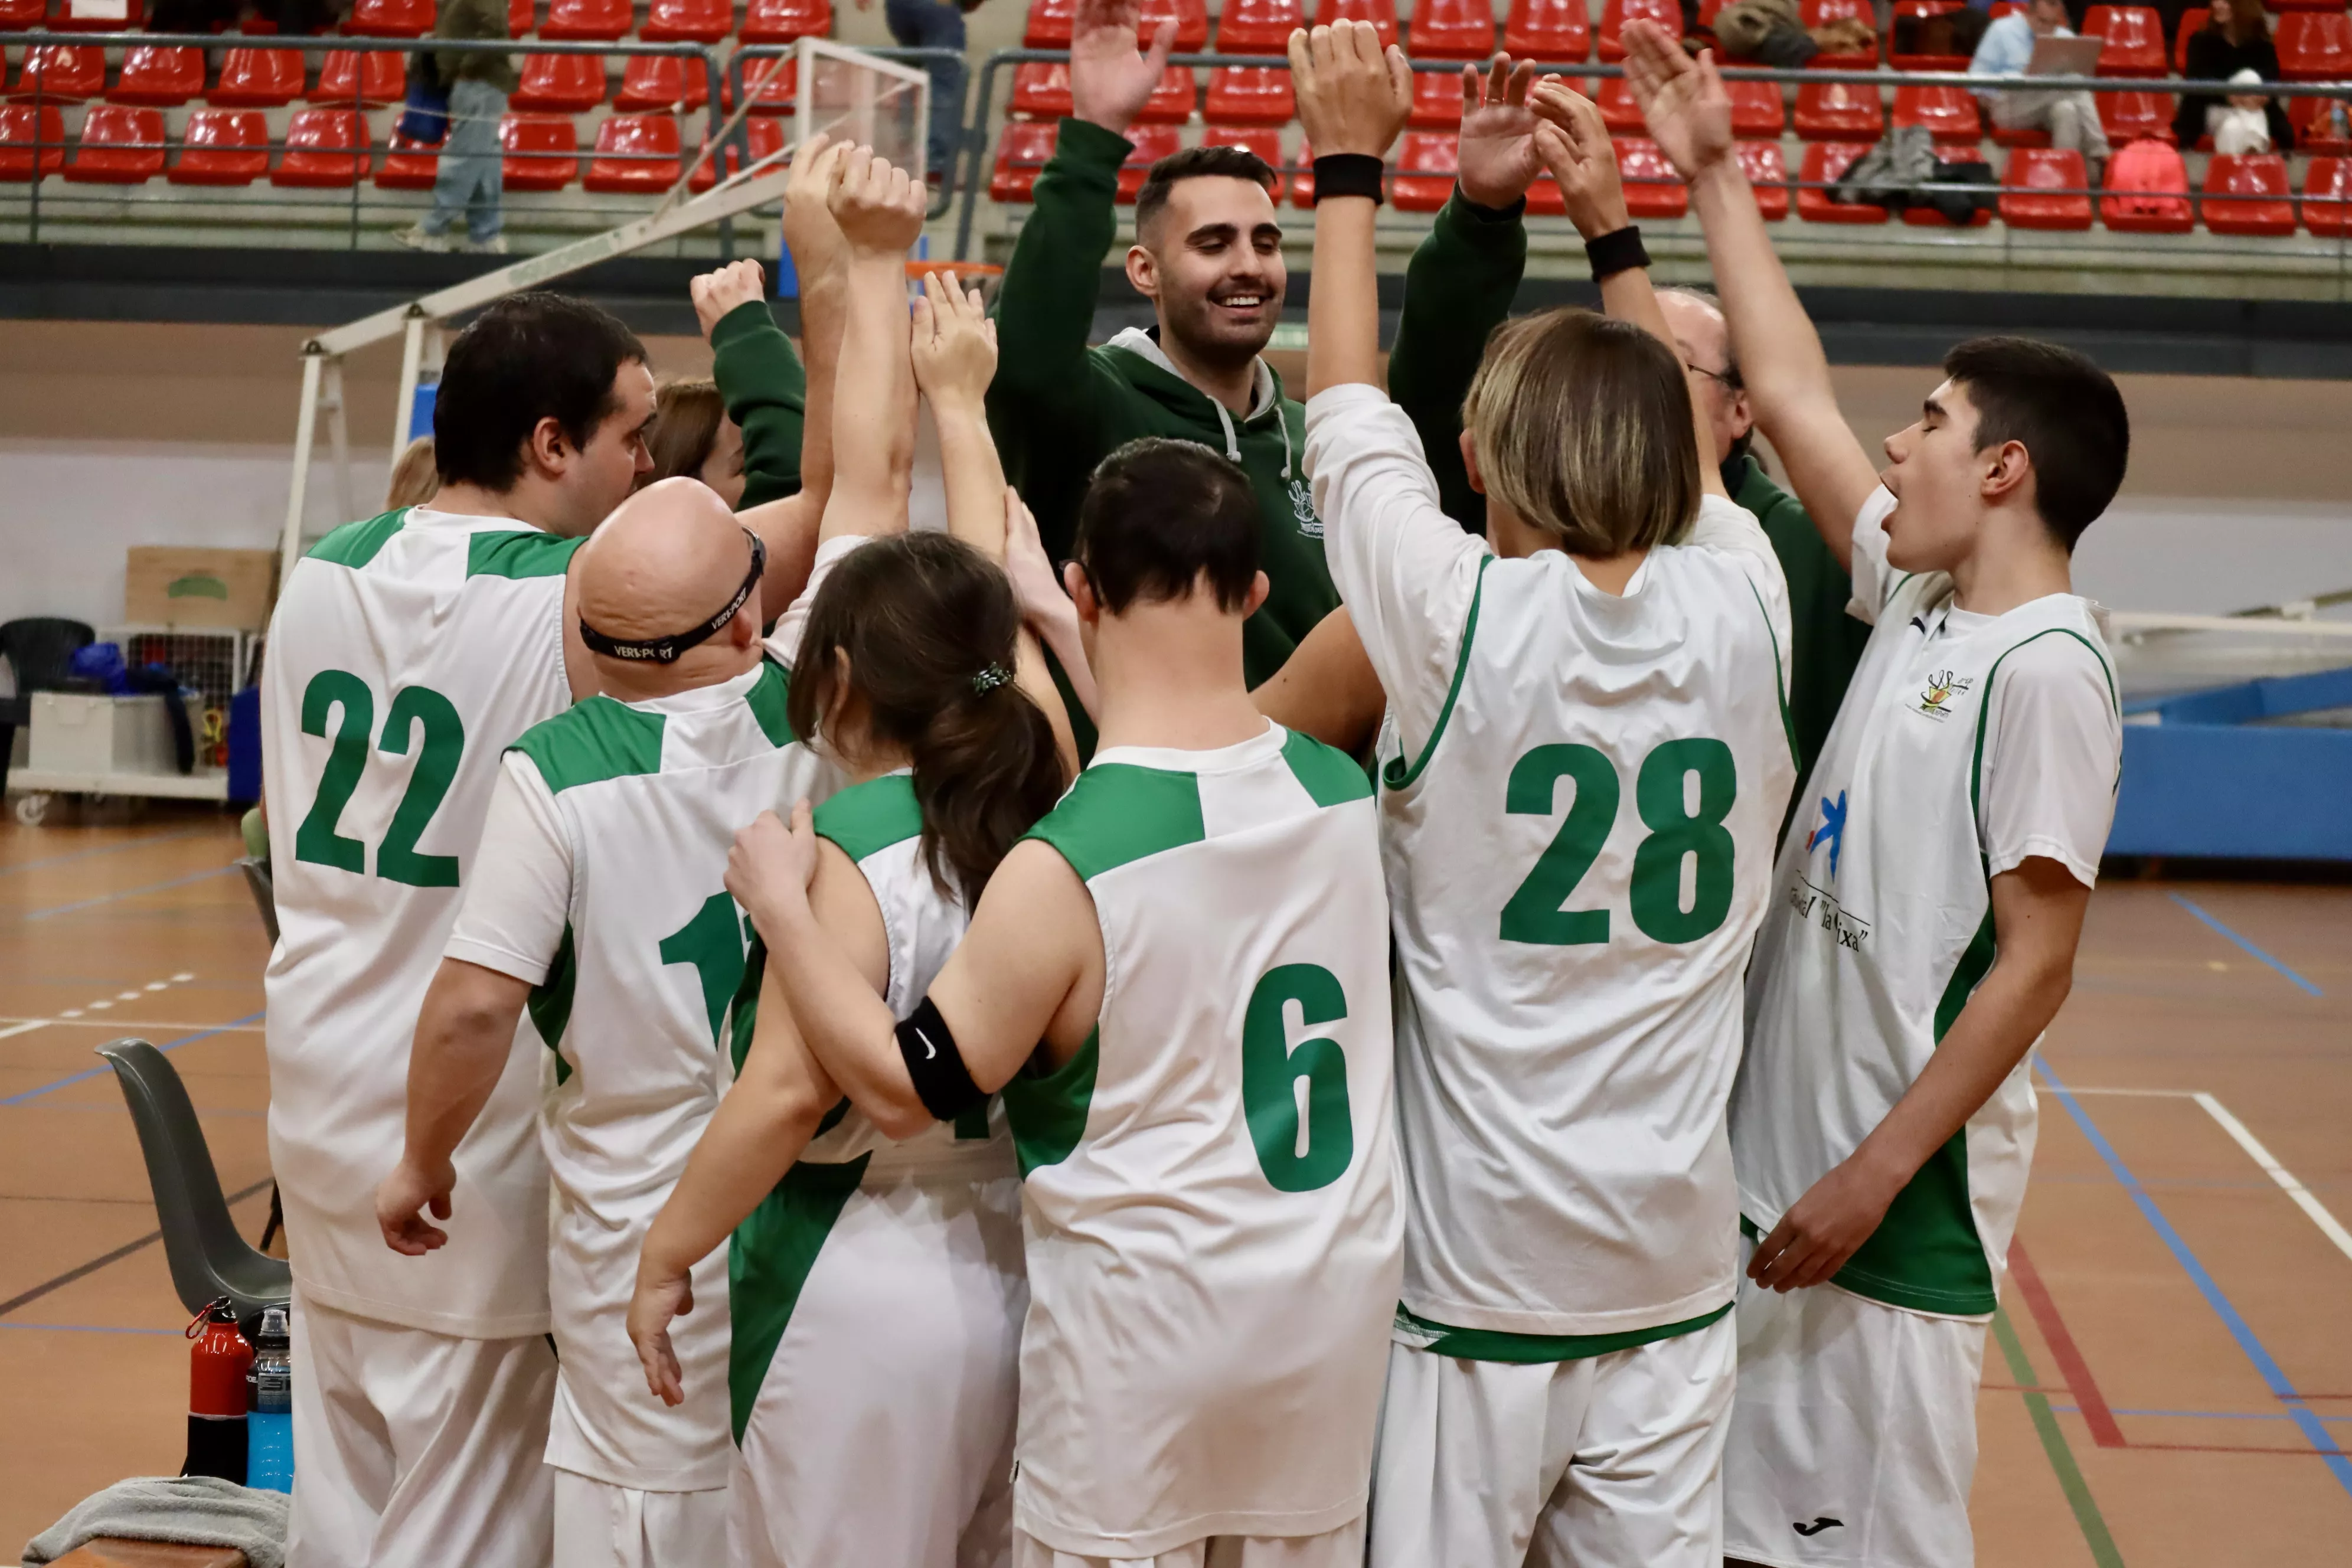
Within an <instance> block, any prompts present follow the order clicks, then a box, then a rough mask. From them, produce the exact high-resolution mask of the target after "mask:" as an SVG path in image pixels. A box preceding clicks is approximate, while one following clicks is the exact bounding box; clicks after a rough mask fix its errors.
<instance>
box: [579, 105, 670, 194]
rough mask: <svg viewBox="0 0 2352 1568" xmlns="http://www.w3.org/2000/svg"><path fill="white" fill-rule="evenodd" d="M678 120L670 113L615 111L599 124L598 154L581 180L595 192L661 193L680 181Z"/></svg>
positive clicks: (597, 136)
mask: <svg viewBox="0 0 2352 1568" xmlns="http://www.w3.org/2000/svg"><path fill="white" fill-rule="evenodd" d="M678 162H679V146H678V138H677V121H675V120H673V119H671V118H670V117H669V116H668V115H667V114H615V115H614V116H613V117H612V118H611V119H609V120H607V121H604V124H602V125H599V126H598V127H596V155H595V156H594V157H593V158H591V159H590V160H589V161H588V177H587V179H586V180H584V181H583V182H582V183H583V184H585V185H586V186H587V187H588V188H589V189H590V190H592V191H604V192H612V193H622V194H627V193H634V192H652V193H656V194H658V193H660V192H662V191H666V190H667V189H669V188H670V187H671V186H672V185H674V184H677V176H678Z"/></svg>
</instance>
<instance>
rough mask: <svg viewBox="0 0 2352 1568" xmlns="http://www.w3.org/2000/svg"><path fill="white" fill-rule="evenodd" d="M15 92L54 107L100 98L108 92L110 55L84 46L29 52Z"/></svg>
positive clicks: (54, 46) (48, 47)
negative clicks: (107, 73) (107, 65)
mask: <svg viewBox="0 0 2352 1568" xmlns="http://www.w3.org/2000/svg"><path fill="white" fill-rule="evenodd" d="M14 90H15V91H16V92H17V93H18V94H20V95H22V96H23V97H26V98H42V99H46V100H48V101H49V102H51V103H79V102H80V101H81V100H84V99H86V98H96V97H97V96H98V95H99V94H100V93H101V92H104V91H105V90H106V51H105V50H104V49H101V48H99V47H96V46H95V45H83V44H40V45H37V46H36V47H32V48H29V49H26V51H25V64H24V66H23V68H20V69H19V70H18V71H17V73H16V88H15V89H14Z"/></svg>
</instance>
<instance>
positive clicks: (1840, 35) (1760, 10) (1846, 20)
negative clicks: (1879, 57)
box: [1683, 0, 1878, 70]
mask: <svg viewBox="0 0 2352 1568" xmlns="http://www.w3.org/2000/svg"><path fill="white" fill-rule="evenodd" d="M1696 30H1697V29H1696V27H1695V26H1692V25H1691V24H1690V22H1689V20H1688V19H1687V18H1685V24H1684V26H1683V34H1684V37H1685V38H1687V37H1691V36H1693V35H1694V34H1695V33H1696ZM1715 38H1716V42H1717V43H1718V44H1720V45H1721V46H1722V47H1723V54H1724V58H1727V59H1734V60H1753V61H1754V62H1756V63H1757V64H1758V65H1760V66H1770V67H1772V68H1775V69H1777V70H1799V69H1801V68H1804V67H1806V66H1809V65H1811V64H1812V60H1813V57H1814V56H1815V55H1818V54H1821V53H1822V52H1823V51H1824V50H1826V51H1828V52H1829V53H1831V54H1838V55H1850V54H1864V53H1875V52H1876V51H1877V48H1878V32H1877V30H1876V29H1875V28H1874V27H1873V26H1871V25H1870V24H1869V23H1867V22H1865V21H1863V20H1862V19H1861V18H1860V17H1857V16H1841V17H1839V18H1837V19H1836V20H1835V21H1832V22H1825V23H1823V24H1822V26H1818V27H1807V26H1805V21H1804V16H1803V14H1802V13H1801V12H1800V11H1799V10H1798V8H1797V0H1732V4H1730V5H1726V6H1725V7H1724V8H1723V9H1722V10H1720V11H1718V12H1717V13H1716V16H1715Z"/></svg>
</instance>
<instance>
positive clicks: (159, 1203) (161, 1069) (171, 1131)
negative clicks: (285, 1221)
mask: <svg viewBox="0 0 2352 1568" xmlns="http://www.w3.org/2000/svg"><path fill="white" fill-rule="evenodd" d="M98 1054H99V1055H100V1056H101V1057H104V1058H106V1059H107V1061H108V1062H109V1063H110V1064H111V1065H112V1066H113V1068H114V1076H115V1078H116V1079H117V1080H118V1081H119V1082H120V1083H121V1085H122V1098H123V1100H126V1101H127V1102H128V1103H129V1104H130V1107H131V1124H132V1125H133V1126H135V1127H136V1128H138V1129H139V1147H140V1150H141V1152H142V1153H144V1154H145V1155H146V1156H147V1181H148V1184H149V1185H150V1186H152V1187H153V1188H154V1190H155V1218H156V1222H157V1223H158V1225H160V1226H162V1228H163V1257H164V1259H165V1260H166V1261H167V1262H168V1263H169V1264H170V1265H171V1269H172V1289H174V1290H176V1291H178V1292H179V1294H180V1303H181V1305H183V1306H184V1307H186V1308H187V1309H188V1310H189V1311H191V1312H200V1311H202V1310H204V1309H205V1303H206V1302H208V1301H211V1300H215V1298H217V1297H221V1296H226V1297H227V1298H228V1299H229V1300H230V1301H231V1302H233V1303H234V1304H235V1305H236V1315H237V1318H238V1320H239V1321H246V1320H247V1319H251V1318H257V1317H258V1316H260V1314H261V1310H262V1309H263V1308H264V1307H282V1306H285V1305H286V1304H287V1301H288V1300H289V1298H290V1297H291V1296H292V1295H293V1293H294V1276H293V1270H292V1269H291V1268H289V1266H288V1265H287V1262H286V1260H285V1259H284V1258H272V1257H270V1256H268V1254H267V1253H262V1252H257V1251H255V1250H254V1249H253V1247H251V1246H249V1245H248V1244H247V1241H246V1239H245V1237H241V1236H239V1235H238V1234H237V1232H236V1221H235V1220H234V1219H232V1218H231V1217H230V1215H229V1212H228V1200H227V1199H226V1198H225V1197H223V1196H222V1195H221V1184H220V1175H219V1173H217V1172H215V1170H214V1169H213V1156H212V1151H211V1150H210V1149H208V1148H206V1147H205V1131H204V1128H203V1127H202V1126H201V1125H199V1124H198V1122H197V1121H196V1108H195V1107H194V1105H193V1104H191V1103H190V1102H189V1100H188V1091H187V1089H186V1088H185V1087H184V1085H183V1084H182V1083H181V1082H180V1075H179V1074H178V1073H177V1072H175V1071H173V1068H172V1064H171V1062H170V1060H169V1059H167V1058H165V1057H164V1055H163V1052H161V1051H159V1050H157V1049H156V1048H155V1047H153V1046H152V1045H150V1044H148V1043H147V1042H146V1041H145V1040H136V1039H123V1040H116V1041H115V1042H114V1043H113V1044H111V1045H105V1046H100V1047H98Z"/></svg>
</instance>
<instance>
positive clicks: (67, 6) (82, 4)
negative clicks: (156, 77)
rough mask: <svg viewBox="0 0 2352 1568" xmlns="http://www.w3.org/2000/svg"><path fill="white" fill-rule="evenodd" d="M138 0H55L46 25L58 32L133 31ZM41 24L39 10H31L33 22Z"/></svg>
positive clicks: (138, 8)
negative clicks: (111, 1) (109, 1)
mask: <svg viewBox="0 0 2352 1568" xmlns="http://www.w3.org/2000/svg"><path fill="white" fill-rule="evenodd" d="M139 11H140V5H139V0H114V4H113V5H108V4H106V0H58V5H57V7H56V8H55V9H54V10H52V11H51V12H50V13H49V16H48V20H47V25H48V26H49V28H50V29H51V30H52V31H54V32H59V33H135V32H137V31H138V30H139V24H140V15H139ZM41 25H42V22H41V18H40V16H39V13H37V12H36V13H35V14H34V20H33V22H32V26H41Z"/></svg>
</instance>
